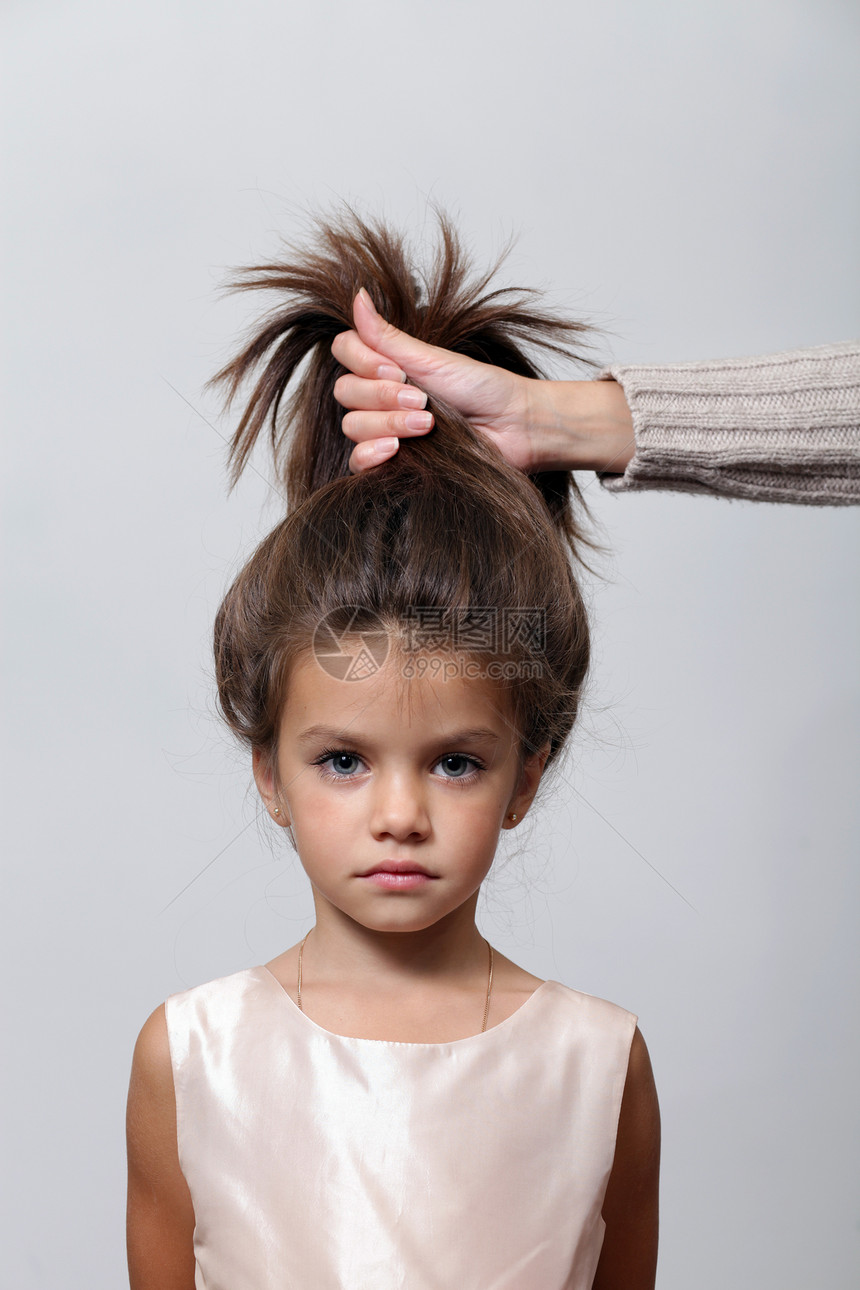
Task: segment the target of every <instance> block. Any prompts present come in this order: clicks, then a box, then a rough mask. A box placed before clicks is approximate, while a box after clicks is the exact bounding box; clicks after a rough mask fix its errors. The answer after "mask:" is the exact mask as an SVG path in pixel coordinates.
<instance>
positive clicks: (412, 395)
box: [397, 385, 427, 408]
mask: <svg viewBox="0 0 860 1290" xmlns="http://www.w3.org/2000/svg"><path fill="white" fill-rule="evenodd" d="M397 402H398V403H399V404H400V406H401V408H426V406H427V395H426V394H425V393H424V391H423V390H419V389H416V387H415V386H414V385H407V386H405V387H404V388H403V389H402V390H398V391H397Z"/></svg>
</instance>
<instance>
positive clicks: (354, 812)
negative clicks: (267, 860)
mask: <svg viewBox="0 0 860 1290" xmlns="http://www.w3.org/2000/svg"><path fill="white" fill-rule="evenodd" d="M400 667H401V662H400V659H399V657H398V656H389V658H388V659H387V660H386V662H385V664H384V666H383V667H381V668H380V669H379V670H378V671H377V672H376V673H375V674H374V675H373V676H371V677H369V678H368V679H365V680H361V681H341V680H338V679H336V678H334V677H332V676H330V675H329V674H328V673H327V672H325V671H324V670H323V669H322V667H320V666H319V664H318V663H317V662H316V661H315V660H314V659H313V658H312V657H308V656H306V657H304V658H303V659H302V660H301V661H300V662H298V663H297V664H296V666H295V667H294V669H293V671H292V674H291V677H290V684H289V693H288V697H287V701H286V703H285V706H284V710H283V712H282V714H281V720H280V725H279V733H278V748H277V755H276V758H275V766H274V768H273V767H272V766H271V764H270V763H269V761H268V759H267V758H265V756H264V755H262V754H255V757H254V774H255V777H256V780H257V785H258V787H259V789H260V792H261V795H262V797H263V800H264V802H265V803H266V805H267V807H268V810H269V812H270V814H271V815H272V818H273V819H274V820H275V822H276V823H279V824H284V825H286V824H290V823H291V824H292V828H293V833H294V836H295V840H296V847H297V849H298V852H299V856H300V858H301V861H302V864H303V866H304V868H305V870H306V872H307V874H308V877H309V878H310V880H311V883H312V885H313V888H314V898H315V903H316V907H317V918H318V919H319V918H320V917H325V914H326V911H328V912H330V913H332V914H334V912H335V910H339V911H341V913H343V914H346V915H347V916H348V917H349V918H351V919H354V920H356V921H357V922H359V923H361V924H362V925H363V926H365V927H368V928H372V929H374V930H377V931H382V932H391V931H404V932H405V931H418V930H420V929H423V928H426V927H430V926H431V925H432V924H434V923H436V922H438V921H439V919H441V918H443V917H445V916H446V915H448V914H451V913H453V911H455V910H458V909H460V908H461V907H464V906H467V905H469V904H471V906H472V911H473V912H474V906H475V904H476V902H477V895H478V889H479V887H480V885H481V882H482V881H483V879H484V878H485V877H486V874H487V872H488V870H489V868H490V865H491V864H492V861H493V856H494V854H495V851H496V845H497V843H498V837H499V831H500V830H501V829H502V828H504V827H511V822H510V821H509V820H508V815H509V813H510V812H516V814H517V817H518V819H522V817H523V815H524V814H525V812H526V810H527V809H528V806H529V804H530V802H531V800H532V798H533V796H534V793H535V791H536V789H537V786H538V782H539V780H540V774H541V771H542V770H543V766H544V763H545V761H546V754H547V750H542V752H540V753H536V754H534V755H532V756H531V757H529V758H527V760H526V762H525V764H524V766H523V767H522V768H521V766H520V761H519V757H518V749H519V735H518V732H517V731H516V730H515V729H514V728H513V727H512V724H511V722H510V720H509V717H508V710H507V705H506V702H505V698H504V694H503V693H502V692H501V691H500V690H499V689H498V687H497V686H495V685H493V684H492V683H491V682H489V681H486V680H483V679H467V678H466V677H463V676H460V675H456V676H452V677H449V678H448V679H444V680H443V679H439V678H438V677H436V678H434V679H432V680H430V679H428V678H426V677H421V678H417V677H414V678H412V679H410V680H405V679H404V678H403V677H402V676H401V675H400ZM276 808H278V813H277V814H276V813H275V811H276ZM392 862H397V863H396V865H393V864H392ZM386 864H388V865H391V866H392V868H399V869H400V870H401V872H400V873H399V874H397V873H392V872H391V871H389V872H387V873H386V872H377V873H376V874H372V873H371V872H370V871H371V870H373V869H375V868H377V867H378V866H385V865H386ZM404 871H405V872H404Z"/></svg>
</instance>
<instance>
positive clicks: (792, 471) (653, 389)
mask: <svg viewBox="0 0 860 1290" xmlns="http://www.w3.org/2000/svg"><path fill="white" fill-rule="evenodd" d="M602 375H603V376H604V378H611V379H609V380H605V381H604V383H606V384H609V385H610V387H611V388H619V387H620V388H621V389H622V390H623V392H624V394H625V396H626V400H627V403H628V405H629V408H630V412H631V416H632V424H633V432H634V435H635V442H636V451H635V453H634V454H633V455H632V457H631V458H630V460H629V461H628V462H627V463H626V468H625V470H624V473H623V474H616V473H614V472H615V467H603V468H598V469H599V470H601V471H602V472H609V471H612V472H613V473H602V474H601V482H602V483H603V484H604V486H605V487H606V488H608V489H610V490H611V491H613V492H626V491H634V490H639V489H646V488H658V489H674V490H679V491H683V492H703V493H713V494H717V495H721V496H728V497H742V498H750V499H753V500H759V501H783V502H802V503H807V504H812V505H827V504H829V505H848V504H851V503H852V502H853V503H857V502H860V343H858V342H852V343H847V344H841V345H831V346H822V347H820V348H817V349H810V350H794V351H790V352H787V353H783V354H772V355H766V356H764V357H760V358H748V359H723V360H719V361H716V362H708V363H679V364H676V365H674V366H660V367H649V366H644V365H636V366H621V365H619V366H613V367H610V368H608V369H606V371H605V372H604V373H603V374H602ZM615 382H618V386H615Z"/></svg>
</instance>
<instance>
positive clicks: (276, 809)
mask: <svg viewBox="0 0 860 1290" xmlns="http://www.w3.org/2000/svg"><path fill="white" fill-rule="evenodd" d="M280 813H281V808H280V806H276V807H275V815H280Z"/></svg>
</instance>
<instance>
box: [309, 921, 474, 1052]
mask: <svg viewBox="0 0 860 1290" xmlns="http://www.w3.org/2000/svg"><path fill="white" fill-rule="evenodd" d="M313 930H314V929H313V928H311V931H310V932H307V933H306V935H305V937H304V939H303V940H302V943H301V945H300V946H299V979H298V983H297V987H296V1003H297V1004H298V1005H299V1012H304V1008H303V1007H302V955H303V954H304V952H305V941H306V940H307V939H308V936H310V934H311V932H312V931H313ZM484 944H485V945H486V947H487V949H488V950H489V951H490V966H489V969H488V971H487V1001H486V1003H485V1004H484V1024H483V1025H482V1026H481V1034H483V1033H484V1031H485V1030H486V1029H487V1021H488V1020H489V1016H490V996H491V994H492V993H493V947H492V945H491V944H490V942H489V941H488V940H487V938H486V937H484Z"/></svg>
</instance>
